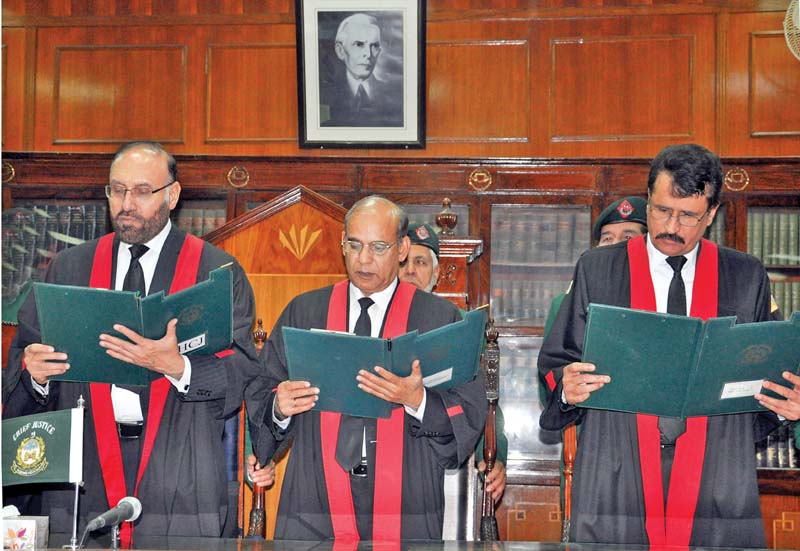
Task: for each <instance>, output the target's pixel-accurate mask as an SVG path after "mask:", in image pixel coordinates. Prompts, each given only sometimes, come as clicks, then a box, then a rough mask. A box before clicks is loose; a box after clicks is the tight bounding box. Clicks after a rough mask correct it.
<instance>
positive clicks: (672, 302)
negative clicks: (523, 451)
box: [539, 144, 800, 547]
mask: <svg viewBox="0 0 800 551" xmlns="http://www.w3.org/2000/svg"><path fill="white" fill-rule="evenodd" d="M722 181H723V176H722V164H721V163H720V160H719V158H718V157H717V156H716V155H714V154H713V153H712V152H710V151H709V150H707V149H705V148H704V147H701V146H698V145H695V144H684V145H674V146H669V147H667V148H665V149H664V150H662V151H661V152H660V153H659V154H658V155H657V156H656V158H655V159H654V160H653V162H652V164H651V167H650V174H649V178H648V203H647V228H648V233H647V234H646V235H645V236H641V237H636V238H633V239H630V240H628V241H626V242H623V243H618V244H616V245H609V246H606V247H598V248H595V249H593V250H591V251H588V252H587V253H585V254H584V255H583V256H582V257H581V258H580V260H579V261H578V264H577V266H576V267H575V276H574V281H573V282H574V284H573V286H572V288H571V289H570V292H569V293H568V294H567V297H566V299H565V300H564V304H563V305H562V307H561V308H560V310H559V312H558V315H557V317H556V320H555V322H554V324H553V327H552V330H551V332H550V334H549V335H548V336H547V338H546V339H545V341H544V343H543V345H542V350H541V353H540V355H539V371H540V374H541V376H542V377H544V379H545V380H546V381H548V386H549V387H550V388H551V389H552V392H551V393H550V396H549V401H548V404H547V406H546V408H545V410H544V412H543V413H542V416H541V419H540V424H541V426H542V427H543V428H546V429H549V430H558V429H561V428H563V427H564V426H565V425H567V424H568V423H570V422H574V421H577V422H578V423H580V424H581V426H582V430H581V432H580V438H579V443H578V453H577V457H576V461H575V475H574V483H573V484H574V485H573V493H572V510H571V531H570V539H571V540H572V541H576V542H593V543H594V542H597V543H615V544H649V545H675V546H689V545H691V546H704V547H706V546H707V547H764V546H765V538H764V526H763V523H762V517H761V508H760V504H759V497H758V484H757V479H756V463H755V451H754V449H755V442H756V441H758V440H760V439H762V438H765V437H766V435H767V433H768V432H770V431H771V430H773V429H774V428H775V427H776V426H777V425H778V423H779V422H781V421H782V420H783V419H788V420H796V419H798V417H800V377H797V376H795V375H792V374H790V373H788V372H785V373H784V374H783V377H784V378H785V379H786V380H787V381H789V382H790V383H791V384H792V385H793V388H792V389H789V388H785V387H783V386H780V385H777V384H773V383H770V382H765V383H764V387H765V388H767V389H769V390H771V391H773V392H775V393H777V394H779V395H780V396H782V397H783V398H784V399H775V398H770V397H768V396H765V395H763V394H756V395H755V397H754V399H755V400H758V401H759V403H761V404H762V405H764V406H765V407H766V408H767V409H769V410H771V411H768V412H764V413H746V414H734V415H719V416H714V417H708V418H705V417H696V418H691V419H688V420H685V421H681V420H676V419H669V418H658V419H657V423H656V422H655V419H654V418H653V416H644V415H635V414H630V413H622V412H614V411H603V410H595V409H584V408H577V407H576V405H577V404H580V403H581V402H583V401H585V400H586V399H587V398H588V396H589V395H590V393H591V392H594V391H596V390H597V389H599V388H601V387H602V386H604V385H606V384H611V385H613V384H614V382H613V381H612V380H610V378H609V377H608V376H606V375H597V374H595V373H594V371H595V366H594V365H593V364H589V363H582V362H581V361H580V360H581V349H582V343H583V336H584V331H585V325H586V313H587V308H588V305H589V303H590V302H594V303H599V304H610V305H615V306H624V307H631V308H637V309H643V310H655V311H659V312H670V313H674V314H683V315H687V314H688V315H691V316H693V317H701V318H703V319H707V318H709V317H719V316H736V317H737V321H738V323H746V322H757V321H767V320H769V319H770V303H771V300H770V290H769V279H768V277H767V273H766V270H765V269H764V267H763V266H762V265H761V263H760V262H759V261H758V260H757V259H756V258H754V257H752V256H750V255H747V254H744V253H741V252H738V251H735V250H732V249H728V248H725V247H720V246H717V245H715V244H714V243H712V242H710V241H707V240H704V239H702V236H703V234H704V232H705V230H706V228H707V227H708V226H709V225H710V224H711V222H712V221H713V219H714V216H715V215H716V213H717V209H718V208H719V196H720V192H721V186H722Z"/></svg>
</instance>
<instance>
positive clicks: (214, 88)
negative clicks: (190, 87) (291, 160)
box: [205, 44, 297, 143]
mask: <svg viewBox="0 0 800 551" xmlns="http://www.w3.org/2000/svg"><path fill="white" fill-rule="evenodd" d="M294 53H295V48H294V44H284V45H271V44H236V45H232V44H230V45H229V44H209V45H208V48H207V51H206V58H207V60H208V62H207V65H206V66H207V68H208V69H207V70H208V75H207V79H208V80H207V90H208V94H207V97H206V113H207V119H206V137H205V141H206V143H215V142H228V141H296V140H297V87H296V86H294V82H293V81H292V79H291V78H287V76H290V75H294V74H296V73H295V71H296V63H295V55H294ZM243 88H245V89H246V90H247V92H246V93H242V89H243Z"/></svg>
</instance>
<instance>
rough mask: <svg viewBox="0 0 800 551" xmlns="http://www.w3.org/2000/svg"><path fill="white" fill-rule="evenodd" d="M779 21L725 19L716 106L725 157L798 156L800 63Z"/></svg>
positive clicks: (755, 16)
mask: <svg viewBox="0 0 800 551" xmlns="http://www.w3.org/2000/svg"><path fill="white" fill-rule="evenodd" d="M783 17H784V12H774V13H742V14H732V15H731V16H730V23H729V31H728V34H727V41H726V50H725V55H726V59H727V63H728V70H727V71H726V73H725V75H724V77H725V79H724V85H725V94H724V96H723V100H724V103H723V106H722V111H723V120H722V126H723V128H725V132H723V133H722V140H723V144H724V145H723V148H724V152H725V154H726V155H732V156H735V155H751V156H780V155H798V154H800V102H798V100H797V98H798V97H800V61H798V60H797V59H795V58H794V56H792V54H791V52H790V51H789V48H788V47H787V46H786V42H785V40H784V38H783Z"/></svg>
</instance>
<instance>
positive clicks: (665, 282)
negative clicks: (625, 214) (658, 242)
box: [647, 234, 700, 313]
mask: <svg viewBox="0 0 800 551" xmlns="http://www.w3.org/2000/svg"><path fill="white" fill-rule="evenodd" d="M699 250H700V244H699V243H698V244H697V245H695V246H694V249H692V250H691V251H689V252H688V253H686V254H685V255H684V256H685V257H686V264H684V265H683V268H681V277H682V278H683V285H684V286H685V287H686V311H687V312H691V311H692V287H693V286H694V272H695V268H696V267H697V253H698V251H699ZM647 257H648V259H649V263H650V277H651V278H652V279H653V289H654V290H655V292H656V311H657V312H662V313H664V312H666V311H667V295H669V284H670V282H671V281H672V274H673V273H674V272H673V270H672V266H670V265H669V264H668V263H667V255H665V254H664V253H662V252H661V251H659V250H658V249H656V247H655V245H653V242H652V241H651V240H650V234H647Z"/></svg>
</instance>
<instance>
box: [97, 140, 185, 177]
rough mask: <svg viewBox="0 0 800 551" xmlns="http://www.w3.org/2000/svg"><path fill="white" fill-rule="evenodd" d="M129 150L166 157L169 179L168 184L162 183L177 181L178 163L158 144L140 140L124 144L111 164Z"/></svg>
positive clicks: (115, 154)
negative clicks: (138, 150) (148, 152)
mask: <svg viewBox="0 0 800 551" xmlns="http://www.w3.org/2000/svg"><path fill="white" fill-rule="evenodd" d="M131 149H146V150H148V151H150V152H151V153H154V154H156V155H164V157H166V159H167V172H169V177H170V179H171V180H170V182H164V183H165V184H167V183H171V182H177V181H178V163H177V162H176V161H175V157H173V156H172V154H171V153H170V152H169V151H167V150H166V149H164V146H163V145H161V144H160V143H158V142H151V141H147V140H142V141H137V142H128V143H126V144H123V145H121V146H120V147H119V149H117V151H116V152H115V153H114V158H113V159H112V160H111V164H112V165H113V164H114V163H116V162H117V159H119V158H120V157H122V155H124V154H125V153H127V152H128V151H130V150H131Z"/></svg>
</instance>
